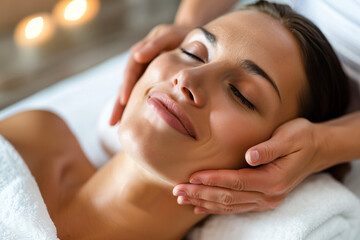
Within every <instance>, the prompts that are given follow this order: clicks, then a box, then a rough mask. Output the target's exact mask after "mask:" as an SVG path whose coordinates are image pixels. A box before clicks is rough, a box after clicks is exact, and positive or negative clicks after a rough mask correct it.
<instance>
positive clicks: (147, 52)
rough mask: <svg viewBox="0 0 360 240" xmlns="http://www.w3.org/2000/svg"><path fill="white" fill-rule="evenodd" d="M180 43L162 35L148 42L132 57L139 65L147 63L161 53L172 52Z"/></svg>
mask: <svg viewBox="0 0 360 240" xmlns="http://www.w3.org/2000/svg"><path fill="white" fill-rule="evenodd" d="M179 43H180V42H178V41H174V40H173V39H171V36H168V35H162V36H159V37H157V38H155V39H153V40H150V41H149V42H147V43H146V44H145V46H143V47H142V48H141V49H139V50H138V51H136V53H135V54H134V57H135V59H136V61H138V62H140V63H148V62H150V61H151V60H153V59H154V58H155V57H156V56H157V55H159V54H160V53H161V52H162V51H165V50H172V49H174V48H175V47H177V46H178V44H179Z"/></svg>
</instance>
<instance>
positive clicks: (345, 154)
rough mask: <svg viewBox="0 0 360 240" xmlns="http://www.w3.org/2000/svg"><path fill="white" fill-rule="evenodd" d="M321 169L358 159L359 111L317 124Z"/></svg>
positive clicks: (359, 138) (359, 148) (359, 153)
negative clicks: (319, 139) (320, 139)
mask: <svg viewBox="0 0 360 240" xmlns="http://www.w3.org/2000/svg"><path fill="white" fill-rule="evenodd" d="M319 127H320V128H319V129H320V131H319V134H322V137H321V138H322V139H323V140H322V142H321V143H320V144H321V145H322V146H321V148H320V149H321V150H320V152H321V155H322V157H321V158H322V159H324V161H325V162H323V163H322V166H321V168H327V167H331V166H334V165H337V164H340V163H345V162H349V161H352V160H355V159H360V111H359V112H355V113H352V114H349V115H346V116H344V117H341V118H338V119H335V120H331V121H328V122H325V123H322V124H319Z"/></svg>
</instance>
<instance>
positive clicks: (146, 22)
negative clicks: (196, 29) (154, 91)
mask: <svg viewBox="0 0 360 240" xmlns="http://www.w3.org/2000/svg"><path fill="white" fill-rule="evenodd" d="M179 3H180V0H31V1H28V0H0V110H1V109H3V108H5V107H6V106H9V105H11V104H13V103H15V102H17V101H19V100H21V99H23V98H25V97H27V96H29V95H31V94H33V93H35V92H37V91H39V90H41V89H44V88H46V87H48V86H50V85H52V84H54V83H56V82H59V81H61V80H63V79H65V78H67V77H69V76H72V75H74V74H76V73H79V72H82V71H84V70H86V69H88V68H91V67H93V66H95V65H97V64H99V63H101V62H103V61H105V60H107V59H109V58H111V57H113V56H115V55H118V54H120V53H122V52H124V51H127V50H128V49H129V47H131V45H132V44H134V43H135V42H137V41H138V40H140V39H142V38H143V37H145V36H146V34H147V33H148V32H149V31H150V30H151V29H152V28H153V27H154V26H156V25H157V24H161V23H171V22H172V21H173V18H174V16H175V13H176V9H177V7H178V5H179ZM121 77H122V76H120V75H119V78H121Z"/></svg>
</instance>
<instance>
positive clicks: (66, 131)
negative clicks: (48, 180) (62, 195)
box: [0, 110, 91, 171]
mask: <svg viewBox="0 0 360 240" xmlns="http://www.w3.org/2000/svg"><path fill="white" fill-rule="evenodd" d="M0 134H1V135H3V136H4V137H5V138H6V139H7V140H8V141H9V142H10V143H11V144H12V145H13V146H14V147H15V148H16V150H17V151H18V152H19V153H20V155H21V156H22V157H23V159H24V160H25V162H26V163H27V164H28V166H29V168H30V169H31V171H38V170H41V169H44V168H45V167H47V166H49V165H53V164H57V163H58V162H59V159H61V163H62V164H65V163H66V162H70V161H71V162H72V163H75V162H78V163H83V164H85V165H88V166H89V167H91V164H90V163H89V161H88V160H87V158H86V156H85V154H84V153H83V151H82V149H81V147H80V144H79V143H78V141H77V139H76V137H75V136H74V134H73V133H72V131H71V130H70V128H69V127H68V126H67V124H66V123H65V121H64V120H63V119H61V118H60V117H59V116H58V115H56V114H54V113H52V112H49V111H42V110H32V111H25V112H21V113H18V114H15V115H13V116H11V117H9V118H7V119H4V120H3V121H0ZM69 159H70V160H69ZM71 159H76V161H75V160H71Z"/></svg>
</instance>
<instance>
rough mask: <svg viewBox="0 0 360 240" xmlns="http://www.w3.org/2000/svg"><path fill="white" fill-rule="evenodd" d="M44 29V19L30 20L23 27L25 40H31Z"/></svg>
mask: <svg viewBox="0 0 360 240" xmlns="http://www.w3.org/2000/svg"><path fill="white" fill-rule="evenodd" d="M43 29H44V19H43V18H42V17H36V18H33V19H31V20H30V21H29V22H28V23H27V24H26V27H25V38H26V39H33V38H36V37H38V36H39V35H40V34H41V31H42V30H43Z"/></svg>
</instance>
